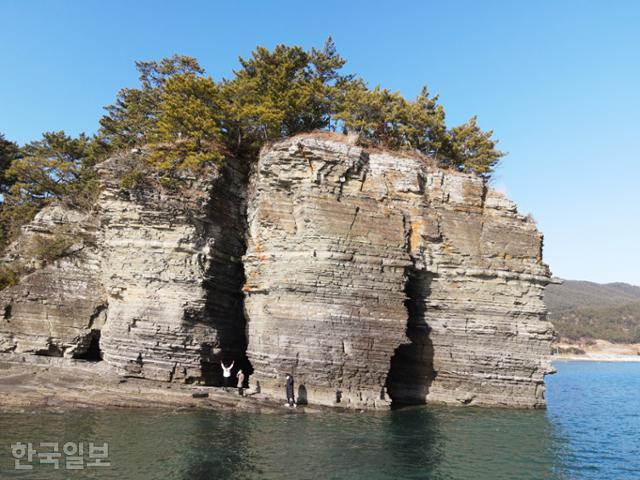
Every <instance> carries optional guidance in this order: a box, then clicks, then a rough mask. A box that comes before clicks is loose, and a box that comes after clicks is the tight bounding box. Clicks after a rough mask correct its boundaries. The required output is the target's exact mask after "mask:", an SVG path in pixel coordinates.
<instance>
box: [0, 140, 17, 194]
mask: <svg viewBox="0 0 640 480" xmlns="http://www.w3.org/2000/svg"><path fill="white" fill-rule="evenodd" d="M19 153H20V149H19V148H18V145H17V144H16V143H14V142H10V141H9V140H6V139H5V138H4V135H3V134H1V133H0V193H4V192H6V191H7V190H8V189H9V187H11V180H10V179H8V178H7V177H6V175H5V172H6V171H7V169H8V168H9V167H10V166H11V162H13V161H14V160H15V159H16V158H18V155H19Z"/></svg>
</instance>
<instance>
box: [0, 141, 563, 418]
mask: <svg viewBox="0 0 640 480" xmlns="http://www.w3.org/2000/svg"><path fill="white" fill-rule="evenodd" d="M140 155H143V152H130V153H129V154H126V155H121V156H117V157H114V158H113V159H111V160H109V161H107V162H104V163H103V164H101V165H100V166H99V170H98V171H99V174H100V178H101V181H102V185H103V189H102V193H101V196H100V199H99V202H98V205H97V207H96V210H95V211H94V212H92V213H90V214H88V213H79V212H76V211H73V210H69V209H66V208H63V207H60V206H51V207H47V208H46V209H45V210H43V211H42V212H41V213H40V214H39V215H38V217H37V218H36V219H35V221H34V222H32V223H31V224H30V225H28V226H27V227H25V229H24V232H23V235H22V236H21V237H20V239H19V240H18V242H16V244H15V245H13V246H12V247H11V248H10V249H9V251H8V252H7V260H12V259H13V260H15V259H20V257H21V256H25V253H24V252H25V250H24V248H23V246H24V245H29V244H30V243H33V242H35V241H36V240H37V239H38V238H45V239H46V238H53V237H55V236H56V235H58V234H59V233H60V232H63V233H64V234H65V235H67V236H68V237H69V238H73V239H77V241H76V242H75V243H73V244H72V245H69V247H68V249H67V250H66V251H65V254H64V256H62V258H58V259H55V260H54V261H50V262H49V263H46V264H37V265H36V264H34V265H32V266H31V268H30V271H32V273H30V274H29V275H27V276H26V277H24V278H23V279H22V280H21V282H20V284H19V285H17V286H14V287H10V288H7V289H5V290H3V291H2V292H0V309H1V310H0V314H3V315H2V316H1V318H0V351H3V352H7V351H13V352H18V353H36V354H41V355H55V356H66V357H75V358H89V357H92V359H94V360H95V359H103V360H104V364H106V365H107V366H109V367H111V368H112V369H114V370H115V371H116V372H117V373H120V374H126V375H130V376H139V377H143V378H150V379H156V380H165V381H180V382H183V381H187V382H188V381H191V380H195V379H204V380H205V381H206V382H207V383H209V384H214V385H216V384H219V383H220V382H221V378H220V376H221V370H220V368H219V361H220V360H221V359H223V358H224V359H225V360H227V361H230V360H231V359H235V360H236V362H237V363H236V367H238V366H242V367H245V369H246V371H247V373H250V374H251V373H253V375H251V377H250V383H251V385H252V386H256V387H257V386H258V385H259V389H260V391H261V392H263V393H265V394H267V395H277V396H281V395H282V393H283V389H284V375H285V374H286V373H292V374H293V375H294V377H295V379H296V384H297V387H298V388H297V390H296V394H297V395H298V399H299V400H301V401H308V402H310V403H318V404H325V405H337V406H345V407H354V408H356V407H357V408H380V407H388V406H389V404H390V403H391V401H393V402H397V403H424V402H442V403H448V404H473V405H494V406H517V407H541V406H543V405H544V398H543V391H544V383H543V377H544V374H545V372H547V370H548V368H549V364H548V354H549V353H550V342H551V339H552V327H551V325H550V324H549V323H548V322H547V321H546V312H545V308H544V304H543V302H542V292H543V288H544V286H545V285H546V284H547V283H548V282H549V275H550V274H549V270H548V267H547V266H546V265H545V264H544V263H542V257H541V255H542V254H541V252H542V236H541V234H540V233H539V232H538V231H537V230H536V227H535V224H534V222H533V221H532V220H531V219H529V218H526V217H523V216H522V215H520V214H518V212H517V211H516V208H515V205H514V204H513V203H511V202H510V201H508V200H507V199H505V198H504V197H503V196H502V195H500V194H498V193H497V192H495V191H493V190H491V189H489V188H487V186H486V183H485V181H484V180H483V179H481V178H479V177H477V176H475V175H471V174H464V173H459V172H455V171H452V170H443V169H440V168H438V167H436V166H435V165H434V164H433V163H432V162H430V161H428V160H427V159H425V158H420V157H413V156H405V155H401V154H398V153H389V152H385V151H379V150H366V149H363V148H361V147H358V146H356V145H355V144H354V143H353V142H351V141H350V139H349V138H347V137H344V136H341V135H332V134H315V135H303V136H298V137H294V138H291V139H288V140H285V141H282V142H279V143H276V144H274V145H271V146H270V147H268V148H265V149H264V150H263V152H262V153H261V155H260V158H259V160H258V161H257V162H253V167H252V168H253V170H252V172H251V175H250V181H249V180H248V177H249V174H248V172H247V171H246V167H245V166H246V165H248V164H249V163H251V162H243V161H236V160H233V159H228V160H227V161H226V162H225V164H224V167H222V168H221V169H213V168H211V169H209V170H204V171H202V172H200V173H199V174H198V175H193V176H188V175H187V174H183V176H182V178H173V179H171V182H169V183H170V184H168V185H167V184H163V180H162V179H161V178H160V177H158V176H157V175H151V176H149V177H147V178H138V182H137V183H138V185H137V187H136V188H124V187H123V179H125V178H126V177H127V175H130V174H131V172H134V173H135V172H136V166H139V165H143V164H144V162H142V161H141V160H142V158H141V157H140ZM36 243H37V242H36ZM245 354H246V357H248V361H246V357H245ZM249 362H250V363H249ZM252 369H254V370H255V371H252Z"/></svg>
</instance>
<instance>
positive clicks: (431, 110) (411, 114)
mask: <svg viewBox="0 0 640 480" xmlns="http://www.w3.org/2000/svg"><path fill="white" fill-rule="evenodd" d="M341 100H342V101H341V102H340V111H339V112H338V113H337V115H336V117H337V118H338V119H339V120H341V121H342V122H343V128H344V130H345V131H346V132H355V133H357V134H358V135H359V136H360V138H361V139H362V140H364V141H365V142H366V143H370V144H374V145H382V146H385V147H389V148H392V149H406V150H414V151H418V152H421V153H424V154H427V155H435V154H437V153H438V152H439V151H440V150H442V149H443V148H444V147H446V146H448V145H449V142H450V138H449V136H448V134H447V129H446V126H445V115H444V109H443V108H442V106H441V105H438V103H437V100H438V99H437V97H430V96H429V91H428V89H427V87H423V89H422V91H421V93H420V95H419V96H418V97H417V98H416V99H415V100H413V101H409V100H406V99H405V98H404V97H403V96H402V95H400V94H399V93H398V92H391V91H389V90H387V89H381V88H380V87H375V88H374V89H373V90H369V89H368V88H367V87H366V85H365V84H364V83H363V82H361V81H356V82H351V84H350V85H349V86H348V87H347V88H345V89H344V96H343V97H342V99H341Z"/></svg>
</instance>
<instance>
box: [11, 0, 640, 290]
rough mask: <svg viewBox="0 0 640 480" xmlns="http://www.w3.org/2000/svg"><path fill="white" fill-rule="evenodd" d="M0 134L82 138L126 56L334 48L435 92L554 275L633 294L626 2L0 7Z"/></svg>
mask: <svg viewBox="0 0 640 480" xmlns="http://www.w3.org/2000/svg"><path fill="white" fill-rule="evenodd" d="M0 19H1V23H0V66H1V67H0V68H1V71H0V132H2V133H4V134H5V136H6V137H7V138H9V139H12V140H16V141H18V142H21V143H22V142H26V141H29V140H31V139H35V138H37V137H38V136H39V135H40V133H41V132H43V131H47V130H61V129H63V130H65V131H67V132H68V133H72V134H77V133H79V132H81V131H84V132H87V133H92V132H94V131H95V130H96V128H97V125H98V119H99V117H100V115H101V114H102V107H103V106H104V105H107V104H109V103H111V102H112V101H113V99H114V97H115V94H116V92H117V91H118V89H120V88H122V87H124V86H135V85H136V78H137V75H136V72H135V69H134V66H133V62H134V61H135V60H148V59H158V58H161V57H163V56H168V55H171V54H173V53H182V54H188V55H193V56H195V57H197V58H198V59H199V60H200V62H201V64H202V65H203V66H204V67H205V68H206V69H207V72H208V73H209V74H210V75H212V76H213V77H214V78H220V77H222V76H228V75H229V74H230V72H231V71H232V70H233V68H235V67H236V66H237V57H238V55H241V56H248V55H249V54H250V52H251V50H252V49H253V47H255V46H256V45H264V46H267V47H272V46H274V45H275V44H276V43H287V44H298V45H303V46H305V47H311V46H320V45H322V43H323V41H324V39H325V38H326V36H327V35H329V34H331V35H333V37H334V39H335V41H336V43H337V46H338V50H339V51H340V53H341V54H342V55H343V56H344V57H346V58H347V60H348V61H349V63H348V65H347V70H349V71H353V72H357V73H358V74H360V75H361V76H363V77H364V78H365V79H367V80H368V81H369V82H370V83H371V84H372V85H373V84H381V85H383V86H386V87H388V88H391V89H393V90H399V91H401V92H402V93H403V94H405V95H407V96H414V95H416V94H417V93H418V92H419V90H420V87H421V86H422V85H423V84H427V85H429V88H430V90H431V91H432V92H434V93H438V94H440V98H441V101H442V103H443V104H444V106H445V108H446V110H447V118H448V122H449V123H450V124H451V125H453V124H457V123H461V122H463V121H464V120H466V119H467V118H468V117H470V116H471V115H474V114H478V116H479V122H480V125H481V126H482V127H483V128H485V129H489V128H491V129H493V130H494V131H495V135H496V137H497V138H499V139H500V141H501V143H500V146H501V148H502V149H503V150H506V151H508V152H509V155H508V156H507V157H506V158H505V159H504V162H503V164H502V166H501V167H500V168H499V169H498V172H497V174H496V177H495V179H494V184H495V186H496V187H497V188H499V189H501V190H504V191H506V192H507V194H508V195H509V196H510V197H511V198H512V199H513V200H515V201H516V202H518V204H519V206H520V210H521V211H522V212H523V213H529V212H530V213H532V214H533V216H534V217H535V218H536V219H537V221H538V225H539V227H540V229H541V230H542V231H543V232H544V234H545V260H546V261H547V262H548V263H549V264H550V265H551V268H552V270H553V272H554V274H556V275H558V276H561V277H564V278H577V279H586V280H593V281H599V282H609V281H626V282H630V283H635V284H640V253H639V252H638V243H639V242H638V237H639V236H640V224H639V222H638V211H637V207H638V205H639V203H640V202H638V200H639V199H640V193H639V192H640V190H639V189H638V188H637V185H638V182H639V180H640V161H639V160H640V153H639V152H640V134H639V132H638V129H639V128H638V127H639V126H640V122H639V118H638V115H639V112H640V92H639V88H640V54H639V51H640V28H638V26H639V25H640V2H636V1H632V0H629V1H577V0H576V1H569V0H563V1H561V0H542V1H536V2H532V1H529V2H526V1H509V0H503V1H491V0H487V1H471V0H469V1H450V2H444V1H439V2H433V1H407V2H403V1H394V2H389V1H380V2H376V1H348V0H341V1H333V0H323V1H314V2H302V1H296V2H294V1H267V0H261V1H246V0H245V1H242V2H233V1H224V2H222V1H220V2H216V1H211V0H209V1H188V0H186V1H181V2H162V1H159V0H156V1H147V0H135V1H134V0H128V1H120V0H115V1H114V0H111V1H108V2H107V1H96V0H84V1H72V0H67V1H64V2H63V1H56V0H49V1H35V0H0Z"/></svg>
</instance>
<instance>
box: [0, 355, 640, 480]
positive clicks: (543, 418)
mask: <svg viewBox="0 0 640 480" xmlns="http://www.w3.org/2000/svg"><path fill="white" fill-rule="evenodd" d="M556 367H557V369H558V373H557V374H556V375H554V376H552V377H549V378H548V382H547V384H548V389H547V399H548V404H549V408H548V410H547V411H546V412H545V411H510V410H489V409H476V408H434V407H429V408H426V407H420V408H411V409H404V410H398V411H392V412H384V413H366V414H357V413H349V414H344V413H328V414H322V415H293V414H292V415H255V414H248V413H233V412H218V413H216V412H173V413H168V412H157V411H152V412H151V411H136V410H127V411H113V412H98V413H96V412H88V411H79V412H69V413H64V414H44V413H34V414H10V415H6V414H5V415H0V448H2V450H1V451H0V478H25V479H66V478H96V479H118V480H120V479H185V480H186V479H224V478H239V479H243V478H246V479H279V478H292V479H307V478H318V479H367V480H375V479H395V478H397V479H401V478H406V479H474V480H475V479H479V480H482V479H487V480H489V479H490V480H498V479H509V480H512V479H524V480H528V479H632V478H633V479H637V478H640V448H639V447H640V409H639V408H638V407H640V402H639V401H638V392H640V363H636V364H622V363H616V364H614V363H586V362H585V363H580V362H558V363H557V364H556ZM18 441H21V442H25V443H26V442H33V443H34V446H36V447H38V444H39V443H40V442H61V444H62V443H63V442H69V441H73V442H85V444H86V442H89V441H95V442H96V443H104V442H108V443H109V446H110V452H109V460H110V462H111V464H112V466H111V468H102V469H98V468H92V469H84V470H82V471H76V472H74V471H69V470H65V469H64V464H63V465H62V467H61V469H60V470H54V469H53V467H52V466H49V465H37V461H34V465H35V469H34V470H33V471H30V472H16V471H15V470H14V464H13V458H12V456H11V450H10V444H11V443H15V442H18ZM85 448H86V447H85ZM85 457H88V455H87V453H86V452H85Z"/></svg>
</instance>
